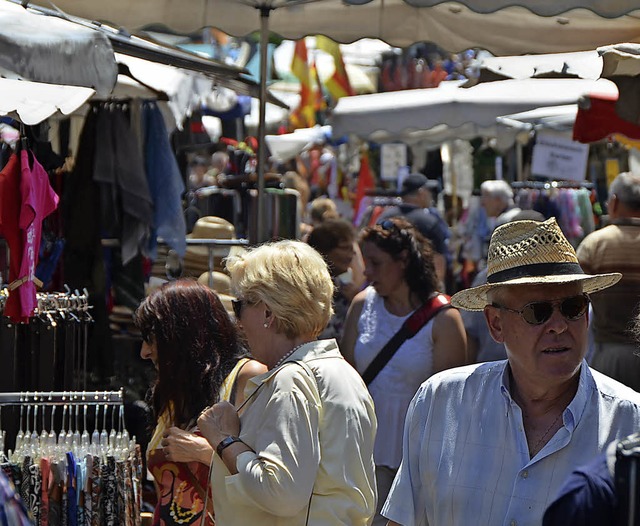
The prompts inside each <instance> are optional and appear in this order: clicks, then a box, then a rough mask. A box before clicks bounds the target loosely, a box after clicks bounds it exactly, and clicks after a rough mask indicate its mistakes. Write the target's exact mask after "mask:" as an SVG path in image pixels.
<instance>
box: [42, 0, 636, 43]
mask: <svg viewBox="0 0 640 526" xmlns="http://www.w3.org/2000/svg"><path fill="white" fill-rule="evenodd" d="M32 3H37V4H40V5H43V6H48V2H47V0H35V1H34V2H32ZM349 3H362V2H356V1H353V2H350V1H349V0H347V1H345V0H315V1H311V2H310V1H308V0H306V1H305V2H300V1H292V0H190V1H189V2H188V4H185V2H177V1H173V2H170V1H167V0H135V1H132V0H83V1H81V2H79V1H78V0H56V2H55V4H56V6H58V7H59V8H60V9H62V10H63V11H66V12H68V13H71V14H74V15H77V16H82V17H84V18H89V19H93V20H101V21H109V22H111V23H113V24H115V26H116V27H119V26H124V27H127V28H129V29H130V30H137V29H139V28H141V27H142V26H145V25H147V24H150V23H162V24H165V25H167V26H168V27H170V28H172V29H174V30H177V31H184V32H191V31H195V30H197V29H200V28H202V27H205V26H213V27H217V28H219V29H221V30H223V31H225V32H227V33H229V34H232V35H236V36H245V35H248V34H249V33H252V32H254V31H257V30H259V29H260V15H259V11H258V9H257V8H259V7H265V8H268V9H271V10H270V11H268V12H269V19H268V24H269V29H270V31H273V32H275V33H277V34H279V35H281V36H283V37H285V38H290V39H298V38H300V37H303V36H306V35H313V34H318V33H322V34H325V35H327V36H329V37H331V38H333V39H334V40H337V41H339V42H353V41H355V40H358V39H360V38H364V37H370V38H378V39H381V40H384V41H385V42H387V43H389V44H391V45H394V46H400V47H405V46H408V45H410V44H413V43H415V42H420V41H424V40H427V41H431V42H435V43H437V44H438V45H440V46H442V47H443V48H445V49H447V50H449V51H461V50H464V49H468V48H471V47H483V48H485V49H488V50H490V51H491V52H492V53H494V54H496V55H518V54H522V53H554V52H566V51H583V50H586V49H593V48H594V47H595V46H598V45H606V44H610V43H611V42H620V41H628V42H640V21H639V19H640V9H639V6H638V4H637V2H636V1H635V0H519V1H513V0H458V1H455V2H453V1H442V0H410V1H409V0H371V1H369V2H366V3H364V4H363V5H349Z"/></svg>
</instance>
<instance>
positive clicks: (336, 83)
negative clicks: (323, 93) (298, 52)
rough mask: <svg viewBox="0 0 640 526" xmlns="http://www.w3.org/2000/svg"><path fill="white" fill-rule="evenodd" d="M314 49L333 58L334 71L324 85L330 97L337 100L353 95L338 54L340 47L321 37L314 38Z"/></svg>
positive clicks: (340, 54)
mask: <svg viewBox="0 0 640 526" xmlns="http://www.w3.org/2000/svg"><path fill="white" fill-rule="evenodd" d="M316 48H317V49H321V50H322V51H325V52H326V53H328V54H329V55H331V56H332V57H333V65H334V68H335V71H334V72H333V75H331V78H329V79H327V80H326V81H325V83H324V85H325V86H326V87H327V90H329V93H330V94H331V97H333V98H334V99H335V100H338V99H339V98H341V97H347V96H349V95H355V92H354V91H353V89H352V88H351V84H350V83H349V76H348V75H347V70H346V68H345V66H344V60H342V53H340V46H339V45H338V43H336V42H334V41H333V40H331V39H330V38H327V37H325V36H323V35H318V36H316Z"/></svg>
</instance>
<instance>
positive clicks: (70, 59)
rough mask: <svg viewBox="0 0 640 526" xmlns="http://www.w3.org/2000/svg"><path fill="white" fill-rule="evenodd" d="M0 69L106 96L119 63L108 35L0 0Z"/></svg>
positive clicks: (34, 79)
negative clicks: (85, 88) (87, 88)
mask: <svg viewBox="0 0 640 526" xmlns="http://www.w3.org/2000/svg"><path fill="white" fill-rule="evenodd" d="M0 68H1V69H2V70H3V71H5V72H11V73H12V74H13V75H12V76H17V77H19V78H21V79H24V80H30V81H34V82H46V83H48V84H64V85H72V86H85V87H91V88H94V89H95V90H96V91H97V92H98V93H100V94H101V95H103V96H107V95H109V93H110V92H111V90H112V89H113V86H114V85H115V83H116V76H117V67H116V61H115V58H114V55H113V48H112V47H111V44H110V42H109V39H108V38H107V37H106V36H104V35H102V34H101V33H99V32H98V31H94V30H93V29H87V28H84V27H82V26H79V25H78V24H74V23H72V22H68V21H66V20H63V19H61V18H55V17H49V16H43V15H39V14H37V13H34V12H32V11H29V10H27V9H24V8H23V7H21V6H20V5H16V4H14V3H11V2H7V1H5V0H1V1H0Z"/></svg>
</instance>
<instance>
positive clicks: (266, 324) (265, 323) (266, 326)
mask: <svg viewBox="0 0 640 526" xmlns="http://www.w3.org/2000/svg"><path fill="white" fill-rule="evenodd" d="M262 326H263V327H264V328H265V329H268V328H269V324H268V323H267V322H266V321H265V322H264V324H263V325H262Z"/></svg>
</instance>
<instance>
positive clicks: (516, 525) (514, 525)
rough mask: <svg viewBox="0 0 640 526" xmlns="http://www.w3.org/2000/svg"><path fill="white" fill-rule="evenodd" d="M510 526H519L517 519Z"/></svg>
mask: <svg viewBox="0 0 640 526" xmlns="http://www.w3.org/2000/svg"><path fill="white" fill-rule="evenodd" d="M509 526H518V521H516V520H515V519H513V520H512V521H511V522H510V523H509Z"/></svg>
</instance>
